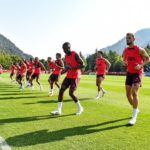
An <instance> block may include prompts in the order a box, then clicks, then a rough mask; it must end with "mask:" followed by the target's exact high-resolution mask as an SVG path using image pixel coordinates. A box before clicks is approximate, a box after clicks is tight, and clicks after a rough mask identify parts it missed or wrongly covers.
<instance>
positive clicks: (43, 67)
mask: <svg viewBox="0 0 150 150" xmlns="http://www.w3.org/2000/svg"><path fill="white" fill-rule="evenodd" d="M40 65H41V67H42V68H43V69H44V70H45V73H46V68H45V66H44V65H43V63H41V62H40Z"/></svg>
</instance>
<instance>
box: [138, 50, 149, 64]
mask: <svg viewBox="0 0 150 150" xmlns="http://www.w3.org/2000/svg"><path fill="white" fill-rule="evenodd" d="M140 55H141V56H142V58H143V64H142V65H143V66H144V65H146V64H147V63H148V62H150V57H149V55H148V54H147V52H146V50H145V49H144V48H140Z"/></svg>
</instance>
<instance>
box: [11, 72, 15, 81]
mask: <svg viewBox="0 0 150 150" xmlns="http://www.w3.org/2000/svg"><path fill="white" fill-rule="evenodd" d="M13 75H14V74H13V73H12V72H11V73H10V79H11V82H13V81H14V80H13Z"/></svg>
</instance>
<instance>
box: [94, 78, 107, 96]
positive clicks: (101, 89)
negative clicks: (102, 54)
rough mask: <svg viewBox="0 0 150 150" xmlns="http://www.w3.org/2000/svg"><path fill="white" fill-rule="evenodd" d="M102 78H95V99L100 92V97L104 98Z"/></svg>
mask: <svg viewBox="0 0 150 150" xmlns="http://www.w3.org/2000/svg"><path fill="white" fill-rule="evenodd" d="M103 80H104V78H103V77H101V76H97V78H96V86H97V91H98V93H97V96H96V99H99V98H100V91H102V97H103V96H104V94H105V93H106V91H105V90H104V89H103V87H102V82H103Z"/></svg>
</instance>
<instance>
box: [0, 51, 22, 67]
mask: <svg viewBox="0 0 150 150" xmlns="http://www.w3.org/2000/svg"><path fill="white" fill-rule="evenodd" d="M21 59H22V58H21V57H20V56H17V55H11V54H8V53H5V52H4V51H3V50H2V49H0V64H1V65H2V66H3V68H4V69H9V68H10V65H11V63H12V62H19V61H20V60H21Z"/></svg>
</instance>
